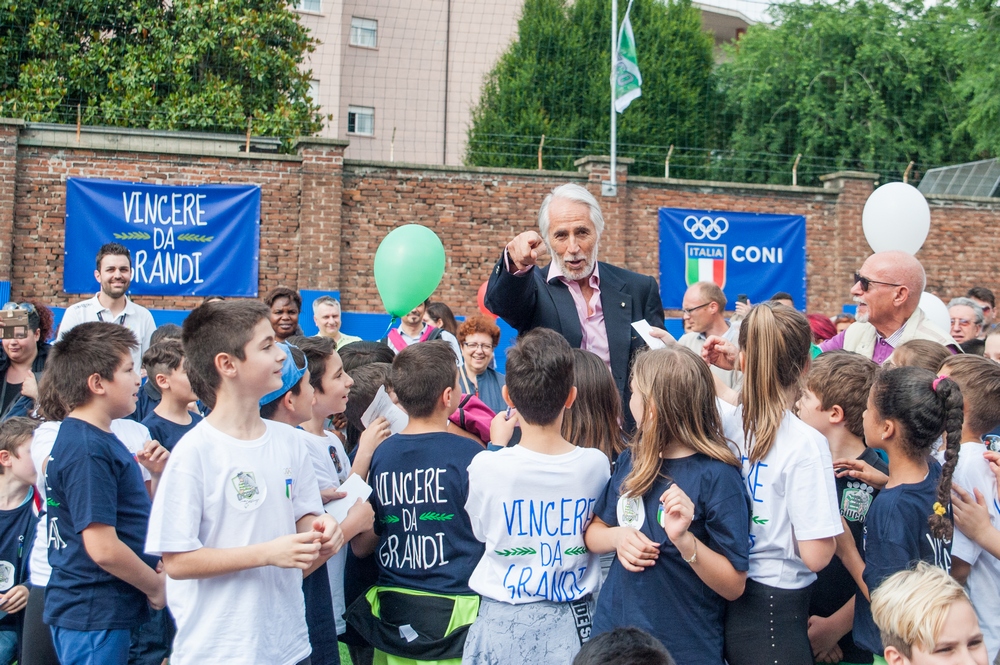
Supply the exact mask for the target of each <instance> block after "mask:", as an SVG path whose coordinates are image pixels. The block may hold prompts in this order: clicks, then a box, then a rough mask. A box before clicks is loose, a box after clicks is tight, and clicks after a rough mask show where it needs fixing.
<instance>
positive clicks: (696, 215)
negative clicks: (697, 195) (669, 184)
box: [660, 208, 806, 310]
mask: <svg viewBox="0 0 1000 665" xmlns="http://www.w3.org/2000/svg"><path fill="white" fill-rule="evenodd" d="M695 282H715V283H716V284H718V285H719V287H720V288H722V290H723V292H724V293H725V294H726V300H728V304H727V306H726V308H727V309H730V310H731V309H732V308H733V307H734V306H735V304H736V297H737V296H738V295H739V294H741V293H745V294H746V295H747V296H748V297H749V298H750V302H752V303H758V302H761V301H763V300H767V299H768V298H770V297H771V296H772V295H774V294H775V293H777V292H778V291H785V292H786V293H789V294H790V295H791V296H792V299H793V300H794V301H795V306H796V308H798V309H804V308H805V305H806V218H805V217H803V216H801V215H765V214H758V213H752V212H730V211H720V210H685V209H682V208H660V298H661V299H662V300H663V306H664V307H665V308H667V309H680V308H681V306H682V305H681V301H682V300H683V299H684V292H685V291H686V290H687V287H688V286H689V285H691V284H694V283H695Z"/></svg>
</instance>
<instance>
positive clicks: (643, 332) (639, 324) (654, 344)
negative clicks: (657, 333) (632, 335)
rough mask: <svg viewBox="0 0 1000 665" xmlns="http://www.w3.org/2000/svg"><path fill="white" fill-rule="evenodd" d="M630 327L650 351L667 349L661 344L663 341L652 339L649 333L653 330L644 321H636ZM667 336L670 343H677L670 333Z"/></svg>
mask: <svg viewBox="0 0 1000 665" xmlns="http://www.w3.org/2000/svg"><path fill="white" fill-rule="evenodd" d="M632 327H633V328H635V331H636V332H637V333H639V336H640V337H642V340H643V341H644V342H646V346H648V347H649V348H651V349H665V348H667V345H666V344H664V343H663V340H661V339H659V338H657V337H653V336H652V335H650V334H649V331H650V330H652V329H653V326H651V325H649V323H648V322H647V321H646V320H645V319H642V320H640V321H636V322H635V323H633V324H632ZM667 336H668V337H669V338H670V341H672V342H676V341H677V340H676V339H674V336H673V335H671V334H670V333H667Z"/></svg>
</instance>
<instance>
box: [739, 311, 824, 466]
mask: <svg viewBox="0 0 1000 665" xmlns="http://www.w3.org/2000/svg"><path fill="white" fill-rule="evenodd" d="M811 345H812V328H810V327H809V319H807V318H806V317H805V315H804V314H802V313H801V312H798V311H796V310H794V309H792V308H791V307H787V306H785V305H781V304H778V303H774V302H763V303H760V304H759V305H755V306H754V307H753V309H751V310H750V313H749V314H747V317H746V319H745V320H744V321H743V323H742V325H741V326H740V349H742V353H743V358H744V366H743V391H742V392H741V394H740V401H741V403H742V404H743V439H744V441H745V442H746V443H745V445H746V450H745V451H744V453H745V454H746V455H747V457H749V458H750V463H751V464H756V463H757V462H759V461H760V460H762V459H764V458H765V457H767V454H768V453H769V452H770V451H771V446H772V445H773V444H774V440H775V439H776V438H777V436H778V428H779V427H780V426H781V421H782V420H783V419H784V417H785V411H786V410H787V403H786V402H787V399H788V391H789V390H791V389H794V388H797V387H799V386H801V383H802V378H803V377H802V373H803V372H804V371H805V369H806V367H808V366H809V350H810V347H811Z"/></svg>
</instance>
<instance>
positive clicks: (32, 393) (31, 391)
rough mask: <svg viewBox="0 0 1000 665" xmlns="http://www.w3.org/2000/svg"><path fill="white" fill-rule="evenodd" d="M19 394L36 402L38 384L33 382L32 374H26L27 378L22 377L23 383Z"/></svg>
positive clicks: (33, 376)
mask: <svg viewBox="0 0 1000 665" xmlns="http://www.w3.org/2000/svg"><path fill="white" fill-rule="evenodd" d="M21 394H22V395H24V396H25V397H30V398H31V399H33V400H35V401H36V402H37V401H38V382H37V381H35V373H34V372H28V376H26V377H24V383H22V384H21Z"/></svg>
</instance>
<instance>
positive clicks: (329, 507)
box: [323, 473, 372, 523]
mask: <svg viewBox="0 0 1000 665" xmlns="http://www.w3.org/2000/svg"><path fill="white" fill-rule="evenodd" d="M337 490H338V491H340V492H347V496H345V497H344V498H343V499H334V500H333V501H331V502H330V503H328V504H326V505H325V506H323V508H324V509H325V510H326V512H327V514H329V515H330V516H331V517H333V519H335V520H337V522H338V523H339V522H343V521H344V520H345V519H346V518H347V511H349V510H350V509H351V508H352V507H353V506H354V504H355V503H357V502H358V499H361V500H362V501H367V500H368V497H370V496H371V495H372V488H371V486H370V485H369V484H368V483H366V482H365V481H364V480H362V479H361V476H359V475H358V474H356V473H352V474H351V476H350V477H349V478H348V479H347V480H345V481H344V484H343V485H341V486H340V487H338V488H337Z"/></svg>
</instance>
